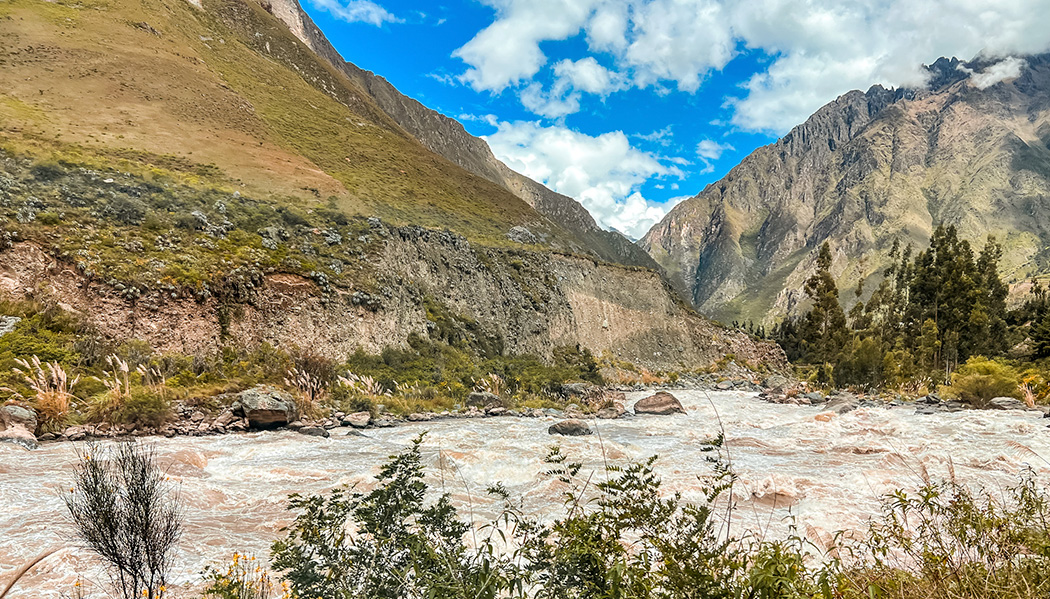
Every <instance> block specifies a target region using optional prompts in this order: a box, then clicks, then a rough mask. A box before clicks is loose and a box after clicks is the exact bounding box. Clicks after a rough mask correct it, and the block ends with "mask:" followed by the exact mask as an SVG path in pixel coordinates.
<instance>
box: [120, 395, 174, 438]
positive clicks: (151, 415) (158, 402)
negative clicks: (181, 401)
mask: <svg viewBox="0 0 1050 599" xmlns="http://www.w3.org/2000/svg"><path fill="white" fill-rule="evenodd" d="M170 417H171V402H170V401H169V400H168V399H167V398H166V397H165V396H164V395H163V394H162V393H158V392H155V391H147V390H144V389H142V390H139V389H136V390H135V391H134V392H133V393H132V394H131V398H130V399H128V400H127V401H126V402H124V405H123V406H122V407H120V408H119V409H118V410H117V411H116V413H115V415H114V416H113V420H115V421H116V422H119V423H122V424H130V425H135V426H147V427H153V428H157V427H159V426H161V425H162V424H164V423H165V422H166V421H167V420H168V419H169V418H170Z"/></svg>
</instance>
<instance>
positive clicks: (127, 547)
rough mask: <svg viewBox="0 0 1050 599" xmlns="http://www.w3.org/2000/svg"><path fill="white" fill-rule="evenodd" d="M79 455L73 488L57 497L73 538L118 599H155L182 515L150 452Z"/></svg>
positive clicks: (128, 448) (130, 447)
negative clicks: (91, 555)
mask: <svg viewBox="0 0 1050 599" xmlns="http://www.w3.org/2000/svg"><path fill="white" fill-rule="evenodd" d="M81 457H82V460H81V462H80V463H79V464H78V465H77V466H76V467H75V469H74V474H73V488H72V489H70V491H69V493H65V494H63V495H62V499H63V501H64V502H65V504H66V508H67V509H68V510H69V514H70V516H72V518H73V525H74V526H75V527H76V531H77V534H78V536H79V537H80V539H81V540H83V541H84V543H86V544H87V546H88V547H89V548H91V550H93V551H94V552H95V553H97V554H98V556H99V557H100V558H101V559H102V562H103V563H104V564H105V565H106V566H107V567H108V568H109V571H110V575H111V577H112V580H113V586H114V587H116V590H117V592H118V593H119V596H120V597H122V598H123V599H142V598H145V599H160V598H161V597H163V596H164V591H165V584H166V580H167V575H168V571H169V570H170V568H171V564H172V560H173V559H174V550H175V545H176V543H178V540H179V536H180V535H181V534H182V521H183V517H182V509H181V504H180V501H179V498H178V496H177V495H175V494H173V493H172V492H171V491H170V489H168V485H166V484H165V482H164V480H165V478H164V474H163V472H162V471H161V470H160V468H158V467H157V464H156V460H155V459H154V454H153V449H152V448H149V447H145V446H142V445H140V444H138V443H134V442H129V443H120V444H119V445H117V448H116V451H112V450H109V451H103V450H101V449H100V448H98V447H95V446H91V447H90V449H89V450H88V453H87V454H84V455H83V456H81Z"/></svg>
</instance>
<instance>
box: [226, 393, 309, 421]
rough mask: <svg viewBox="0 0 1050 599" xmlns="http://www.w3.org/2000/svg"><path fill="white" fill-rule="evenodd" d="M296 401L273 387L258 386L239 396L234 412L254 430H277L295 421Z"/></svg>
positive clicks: (234, 404) (288, 394) (234, 405)
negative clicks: (244, 419)
mask: <svg viewBox="0 0 1050 599" xmlns="http://www.w3.org/2000/svg"><path fill="white" fill-rule="evenodd" d="M295 411H296V410H295V399H294V398H293V397H292V395H291V394H290V393H288V392H286V391H282V390H281V389H278V388H277V387H274V386H272V385H256V386H255V387H252V388H251V389H248V390H246V391H241V392H240V393H238V394H237V400H236V401H235V402H234V403H233V412H234V414H237V415H238V416H241V417H244V418H247V419H248V425H249V426H250V427H252V428H277V427H279V426H284V425H286V424H288V423H289V422H292V421H294V420H295Z"/></svg>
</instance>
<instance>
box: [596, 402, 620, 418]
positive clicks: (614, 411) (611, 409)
mask: <svg viewBox="0 0 1050 599" xmlns="http://www.w3.org/2000/svg"><path fill="white" fill-rule="evenodd" d="M626 413H627V410H626V409H625V408H624V407H623V404H622V403H620V402H616V403H614V404H613V405H611V406H607V407H604V408H602V409H600V410H598V412H597V413H595V416H597V417H598V418H601V419H602V420H615V419H617V418H619V417H621V416H623V415H624V414H626Z"/></svg>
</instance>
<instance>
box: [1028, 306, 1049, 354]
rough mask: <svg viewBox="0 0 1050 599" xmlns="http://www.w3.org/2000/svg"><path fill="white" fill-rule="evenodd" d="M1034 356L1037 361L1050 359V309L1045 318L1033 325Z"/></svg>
mask: <svg viewBox="0 0 1050 599" xmlns="http://www.w3.org/2000/svg"><path fill="white" fill-rule="evenodd" d="M1031 337H1032V356H1033V357H1034V358H1036V359H1040V358H1050V309H1047V310H1044V311H1043V317H1042V318H1040V319H1039V321H1038V322H1035V323H1032V335H1031Z"/></svg>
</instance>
